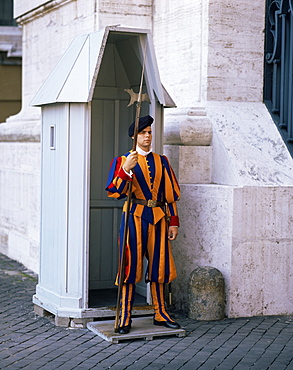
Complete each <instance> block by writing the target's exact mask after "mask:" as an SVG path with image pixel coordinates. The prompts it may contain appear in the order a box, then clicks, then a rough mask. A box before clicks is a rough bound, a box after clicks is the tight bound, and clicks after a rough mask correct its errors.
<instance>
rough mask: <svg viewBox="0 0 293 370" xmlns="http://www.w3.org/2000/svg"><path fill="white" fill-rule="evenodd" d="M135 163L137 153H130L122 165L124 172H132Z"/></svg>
mask: <svg viewBox="0 0 293 370" xmlns="http://www.w3.org/2000/svg"><path fill="white" fill-rule="evenodd" d="M137 161H138V153H137V152H136V151H134V152H131V153H130V154H129V155H128V156H127V158H126V161H125V163H124V165H123V167H124V169H125V171H126V172H129V171H130V170H132V169H133V168H134V167H135V166H136V163H137Z"/></svg>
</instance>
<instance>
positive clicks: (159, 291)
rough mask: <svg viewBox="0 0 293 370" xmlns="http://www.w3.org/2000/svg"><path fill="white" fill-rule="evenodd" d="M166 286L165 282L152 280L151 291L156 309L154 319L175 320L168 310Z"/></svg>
mask: <svg viewBox="0 0 293 370" xmlns="http://www.w3.org/2000/svg"><path fill="white" fill-rule="evenodd" d="M164 288H165V284H160V283H155V282H153V281H152V282H151V293H152V300H153V305H154V311H155V316H154V319H155V320H157V321H173V320H172V319H171V317H170V316H169V314H168V313H167V311H166V305H165V294H164V291H165V289H164Z"/></svg>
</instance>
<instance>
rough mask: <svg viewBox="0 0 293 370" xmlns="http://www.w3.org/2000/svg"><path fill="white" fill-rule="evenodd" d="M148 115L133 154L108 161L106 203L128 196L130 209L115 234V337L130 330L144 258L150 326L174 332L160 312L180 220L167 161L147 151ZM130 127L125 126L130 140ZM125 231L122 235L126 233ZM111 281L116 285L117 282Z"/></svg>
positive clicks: (141, 120) (175, 186)
mask: <svg viewBox="0 0 293 370" xmlns="http://www.w3.org/2000/svg"><path fill="white" fill-rule="evenodd" d="M153 121H154V120H153V118H152V117H151V116H149V115H147V116H145V117H141V118H139V121H138V126H137V145H136V150H130V151H129V152H128V153H126V154H124V155H122V156H121V157H116V158H114V159H113V160H112V162H111V165H110V171H109V176H108V181H107V186H106V190H107V192H108V196H109V197H111V198H116V199H122V198H126V197H127V196H128V194H129V184H130V183H131V186H132V188H131V189H132V191H131V195H130V199H129V202H130V204H129V207H128V209H127V207H126V203H125V205H124V207H123V214H122V221H121V226H120V232H119V244H120V258H121V255H122V240H123V238H124V237H125V254H124V258H125V259H124V264H125V269H124V270H123V272H124V273H123V277H121V276H120V271H118V275H117V281H118V279H119V278H120V279H122V278H123V281H122V280H121V284H122V285H121V300H120V307H121V312H120V321H119V326H118V330H117V332H118V333H120V334H127V333H129V331H130V329H131V310H132V305H133V301H134V295H135V284H136V283H138V282H139V281H141V280H142V278H143V259H144V257H146V258H147V261H148V267H147V271H146V275H145V279H146V281H147V282H150V287H151V295H152V301H153V305H154V321H153V323H154V325H160V326H165V327H167V328H172V329H178V328H180V325H179V324H178V323H177V322H175V321H174V320H173V319H172V318H171V317H170V315H169V314H168V312H167V311H166V307H165V299H164V291H165V284H169V283H170V282H171V281H173V280H174V279H175V278H176V268H175V264H174V259H173V254H172V248H171V243H170V241H171V240H175V239H176V237H177V235H178V227H179V218H178V213H177V205H176V202H177V201H178V200H179V197H180V188H179V185H178V182H177V179H176V176H175V174H174V172H173V170H172V168H171V166H170V164H169V161H168V158H167V157H166V156H164V155H159V154H156V153H154V152H153V151H152V128H151V127H152V124H153ZM134 130H135V122H134V123H132V124H131V125H130V127H129V132H128V134H129V136H130V137H132V138H134ZM125 230H126V232H125ZM117 281H116V283H117Z"/></svg>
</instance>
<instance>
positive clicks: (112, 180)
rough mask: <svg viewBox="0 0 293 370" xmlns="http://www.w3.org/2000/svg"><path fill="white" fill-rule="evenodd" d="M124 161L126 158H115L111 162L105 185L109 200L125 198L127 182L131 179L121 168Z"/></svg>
mask: <svg viewBox="0 0 293 370" xmlns="http://www.w3.org/2000/svg"><path fill="white" fill-rule="evenodd" d="M125 160H126V157H125V156H122V157H116V158H114V159H112V161H111V164H110V170H109V174H108V181H107V184H106V191H107V192H108V197H110V198H116V199H123V198H125V197H126V196H127V190H128V184H129V181H132V177H131V176H129V175H128V174H127V173H126V172H125V171H124V170H123V168H122V166H123V164H124V162H125Z"/></svg>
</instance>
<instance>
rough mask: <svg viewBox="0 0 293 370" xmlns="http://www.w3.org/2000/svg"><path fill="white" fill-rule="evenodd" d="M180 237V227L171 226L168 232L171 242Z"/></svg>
mask: <svg viewBox="0 0 293 370" xmlns="http://www.w3.org/2000/svg"><path fill="white" fill-rule="evenodd" d="M177 235H178V227H175V226H169V230H168V238H169V240H175V239H176V238H177Z"/></svg>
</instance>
